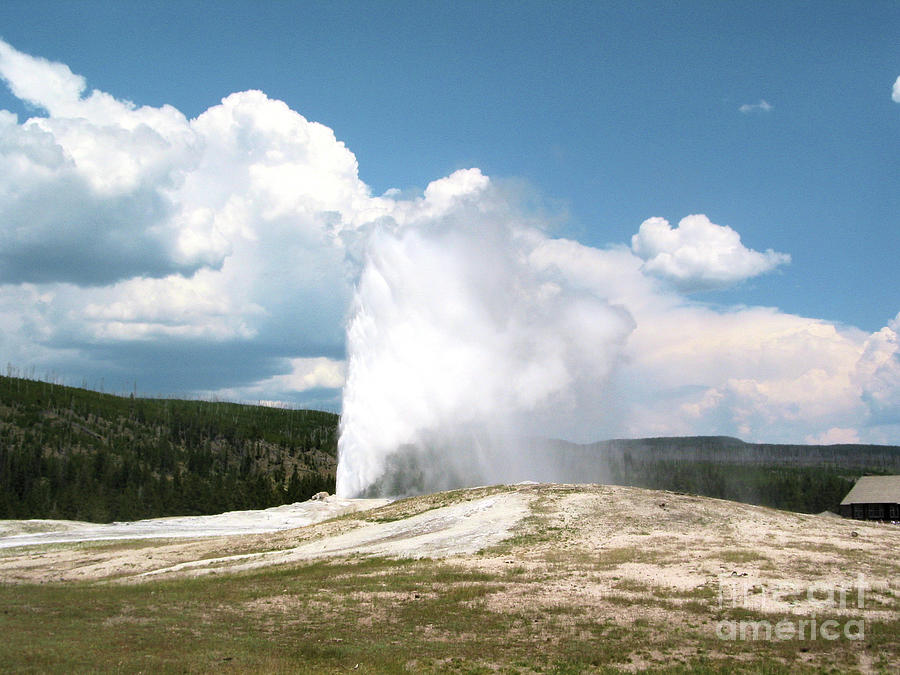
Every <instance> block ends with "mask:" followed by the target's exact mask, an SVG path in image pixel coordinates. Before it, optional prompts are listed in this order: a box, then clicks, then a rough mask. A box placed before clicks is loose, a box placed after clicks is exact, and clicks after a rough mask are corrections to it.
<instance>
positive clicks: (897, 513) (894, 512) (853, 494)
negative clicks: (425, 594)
mask: <svg viewBox="0 0 900 675" xmlns="http://www.w3.org/2000/svg"><path fill="white" fill-rule="evenodd" d="M841 515H842V516H844V518H855V519H856V520H894V521H900V476H863V477H862V478H860V479H859V480H858V481H856V485H854V486H853V488H852V489H851V490H850V492H848V493H847V496H846V497H844V501H842V502H841Z"/></svg>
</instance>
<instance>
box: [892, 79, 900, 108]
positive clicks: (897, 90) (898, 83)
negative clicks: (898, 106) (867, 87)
mask: <svg viewBox="0 0 900 675" xmlns="http://www.w3.org/2000/svg"><path fill="white" fill-rule="evenodd" d="M891 98H892V99H894V101H896V102H897V103H900V77H898V78H897V79H896V80H894V89H893V91H892V92H891Z"/></svg>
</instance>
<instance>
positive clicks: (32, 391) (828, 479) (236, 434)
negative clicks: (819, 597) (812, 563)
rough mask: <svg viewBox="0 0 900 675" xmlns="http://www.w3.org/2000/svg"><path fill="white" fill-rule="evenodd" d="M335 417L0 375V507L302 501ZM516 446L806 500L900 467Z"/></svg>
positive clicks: (698, 451) (18, 511)
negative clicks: (112, 392)
mask: <svg viewBox="0 0 900 675" xmlns="http://www.w3.org/2000/svg"><path fill="white" fill-rule="evenodd" d="M337 427H338V416H337V415H334V414H332V413H327V412H319V411H312V410H286V409H281V408H270V407H261V406H250V405H239V404H235V403H222V402H209V401H185V400H176V399H150V398H136V397H133V396H131V397H124V396H114V395H110V394H103V393H99V392H95V391H89V390H87V389H77V388H73V387H65V386H61V385H58V384H51V383H47V382H40V381H34V380H27V379H22V378H16V377H2V376H0V519H4V518H64V519H76V520H90V521H95V522H108V521H112V520H134V519H139V518H149V517H157V516H166V515H196V514H208V513H221V512H223V511H229V510H235V509H248V508H266V507H269V506H277V505H279V504H285V503H291V502H295V501H302V500H305V499H308V498H309V497H310V496H312V495H313V494H315V493H316V492H319V491H321V490H327V491H328V492H334V475H335V470H336V467H337V435H338V428H337ZM519 451H520V454H521V455H522V457H523V462H525V463H526V464H528V463H529V462H530V463H531V465H533V466H542V467H544V468H543V470H542V473H541V475H540V476H538V478H540V479H541V480H543V481H548V482H550V481H555V482H579V483H590V482H596V483H614V484H619V485H634V486H638V487H647V488H653V489H666V490H676V491H681V492H690V493H695V494H699V495H705V496H708V497H719V498H723V499H731V500H735V501H742V502H747V503H751V504H762V505H765V506H773V507H776V508H782V509H789V510H793V511H805V512H809V513H817V512H820V511H824V510H826V509H831V510H837V508H838V505H839V504H840V501H841V499H842V498H843V497H844V495H846V493H847V492H848V491H849V489H850V488H851V487H852V486H853V482H854V480H855V479H856V478H858V477H859V476H861V475H865V474H900V447H897V446H883V445H760V444H752V443H745V442H743V441H741V440H739V439H737V438H729V437H722V436H715V437H677V438H645V439H629V440H611V441H602V442H599V443H592V444H588V445H577V444H574V443H567V442H564V441H538V440H532V441H522V442H521V444H520V446H519ZM413 473H414V472H413ZM406 487H407V492H408V493H415V492H416V491H417V490H418V488H417V487H416V485H415V484H410V485H407V486H406ZM388 493H389V494H398V491H397V490H393V491H388Z"/></svg>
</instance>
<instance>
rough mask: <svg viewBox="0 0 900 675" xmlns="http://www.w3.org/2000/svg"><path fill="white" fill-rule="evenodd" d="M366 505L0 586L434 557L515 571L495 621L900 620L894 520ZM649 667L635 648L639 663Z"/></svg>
mask: <svg viewBox="0 0 900 675" xmlns="http://www.w3.org/2000/svg"><path fill="white" fill-rule="evenodd" d="M375 506H376V508H372V509H369V510H363V511H355V512H350V513H345V514H343V515H339V516H338V517H336V518H333V519H331V520H326V521H324V522H319V523H315V524H311V525H308V526H305V527H301V528H295V529H288V530H283V531H279V532H271V533H264V534H249V535H224V536H215V537H209V536H207V537H202V538H197V539H178V540H175V539H155V540H130V541H105V542H97V541H93V542H80V543H79V542H68V543H56V544H43V545H36V546H22V547H18V548H6V549H0V581H2V582H4V583H17V582H37V583H46V582H58V581H70V580H71V581H75V580H94V581H97V580H101V581H115V582H122V583H142V582H144V581H145V580H147V579H152V578H161V577H162V578H167V577H173V576H175V577H177V576H182V575H200V574H210V573H215V574H223V573H231V572H238V571H242V570H247V569H258V568H260V567H264V566H270V565H288V564H299V563H302V562H303V561H307V560H314V559H322V558H337V559H340V558H354V559H356V558H359V557H361V556H363V557H364V556H387V557H396V558H403V559H408V558H441V559H444V560H449V561H452V562H453V563H454V564H456V565H460V566H462V567H465V568H468V569H471V570H472V571H473V572H474V571H479V572H483V573H497V574H498V575H501V574H504V575H506V577H505V578H509V576H510V572H511V571H514V573H515V574H516V575H517V576H518V578H520V579H521V583H518V584H509V583H506V584H504V585H503V586H502V588H498V590H497V591H496V592H494V593H491V594H490V595H489V596H487V598H486V599H485V602H486V603H487V606H488V607H489V608H491V609H494V610H496V611H497V612H504V611H510V610H511V609H513V608H516V609H517V610H519V611H521V610H522V608H527V609H528V610H529V611H532V612H534V613H535V614H536V615H540V614H541V613H542V612H555V613H557V614H559V613H560V611H561V610H562V609H565V610H566V611H569V612H570V613H571V615H572V616H573V617H575V618H576V619H577V617H578V616H580V615H596V616H601V615H602V616H615V617H616V621H618V622H620V623H621V625H623V626H631V625H641V626H643V625H650V626H656V627H663V626H666V627H669V628H670V629H672V630H679V629H682V628H684V629H690V630H699V631H706V633H709V634H710V635H712V634H713V633H714V632H716V631H718V632H717V633H716V635H717V636H718V638H719V639H721V640H725V641H727V640H729V639H735V638H734V636H730V634H729V631H736V630H737V627H738V619H739V618H741V617H744V616H748V617H756V618H761V617H762V618H766V617H771V618H772V621H773V623H774V622H775V620H776V618H777V619H778V620H781V621H784V620H786V619H785V618H786V617H787V620H789V621H792V622H793V623H792V625H793V627H794V629H796V628H797V627H798V626H799V628H800V630H803V629H804V625H806V628H807V629H811V630H820V628H819V627H818V625H816V626H813V625H812V624H808V623H806V624H805V623H804V622H809V621H812V620H815V619H816V618H817V617H818V620H819V621H822V620H826V619H831V620H832V621H834V622H835V623H834V624H832V627H834V626H835V625H836V626H838V630H840V629H842V627H843V628H846V626H847V625H850V623H852V622H853V621H860V622H867V624H871V623H872V622H876V623H881V624H884V625H888V626H896V625H897V623H896V622H897V619H898V616H900V602H898V599H900V558H898V555H897V552H898V551H900V527H898V526H896V525H890V524H879V523H867V522H859V521H852V520H844V519H841V518H837V517H834V516H828V515H805V514H796V513H789V512H784V511H776V510H773V509H768V508H763V507H756V506H750V505H745V504H738V503H735V502H728V501H723V500H716V499H707V498H703V497H697V496H692V495H686V494H677V493H671V492H661V491H650V490H641V489H637V488H627V487H618V486H602V485H532V484H528V485H524V484H523V485H514V486H499V487H495V488H479V489H473V490H465V491H457V492H453V493H442V494H438V495H429V496H427V497H419V498H413V499H409V500H402V501H397V502H393V503H389V504H381V505H375ZM23 527H24V525H23ZM573 620H575V619H573ZM659 630H662V629H661V628H660V629H659ZM890 630H893V629H890ZM897 637H900V636H893V638H892V639H894V638H897ZM548 639H550V637H548ZM851 639H852V638H851ZM895 641H896V640H895ZM874 649H876V650H877V648H874ZM667 658H671V654H669V655H667ZM797 658H798V659H800V660H803V659H805V658H810V659H812V658H814V655H813V653H810V654H809V655H807V654H805V652H803V650H799V651H798V652H797ZM653 659H654V654H653V653H652V651H648V652H647V653H644V654H640V653H639V654H637V655H636V656H635V658H634V660H633V661H632V666H633V668H634V669H635V670H640V669H641V668H642V664H643V665H646V664H647V663H652V662H653ZM873 662H877V663H879V664H880V666H879V667H878V668H874V667H872V665H871V664H872V663H873ZM857 667H858V669H859V670H860V671H861V672H874V671H876V670H884V669H885V667H887V669H888V671H891V670H896V669H900V654H897V653H890V652H889V653H872V652H871V651H866V650H865V648H861V651H860V654H859V660H858V664H857Z"/></svg>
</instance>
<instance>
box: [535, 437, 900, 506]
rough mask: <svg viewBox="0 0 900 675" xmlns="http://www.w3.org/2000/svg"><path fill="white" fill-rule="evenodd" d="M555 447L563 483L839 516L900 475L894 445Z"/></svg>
mask: <svg viewBox="0 0 900 675" xmlns="http://www.w3.org/2000/svg"><path fill="white" fill-rule="evenodd" d="M548 448H549V451H550V452H551V453H552V454H553V455H554V464H555V466H556V471H557V472H558V477H557V478H556V479H557V480H569V479H570V478H571V477H578V480H580V481H584V482H599V483H614V484H619V485H633V486H636V487H647V488H653V489H660V490H675V491H679V492H690V493H694V494H699V495H704V496H706V497H718V498H721V499H731V500H734V501H739V502H745V503H748V504H761V505H763V506H772V507H775V508H780V509H787V510H791V511H802V512H806V513H820V512H822V511H825V510H830V511H835V512H836V511H837V510H838V506H839V505H840V503H841V500H842V499H843V498H844V496H846V494H847V492H849V490H850V488H851V487H853V483H854V482H855V480H856V479H857V478H859V477H860V476H863V475H868V474H876V475H877V474H900V447H898V446H894V445H863V444H844V445H774V444H761V443H745V442H744V441H741V440H739V439H737V438H730V437H727V436H694V437H676V438H642V439H620V440H611V441H601V442H599V443H591V444H588V445H576V444H572V443H560V442H558V441H554V442H550V443H549V444H548ZM545 451H546V449H545Z"/></svg>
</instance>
